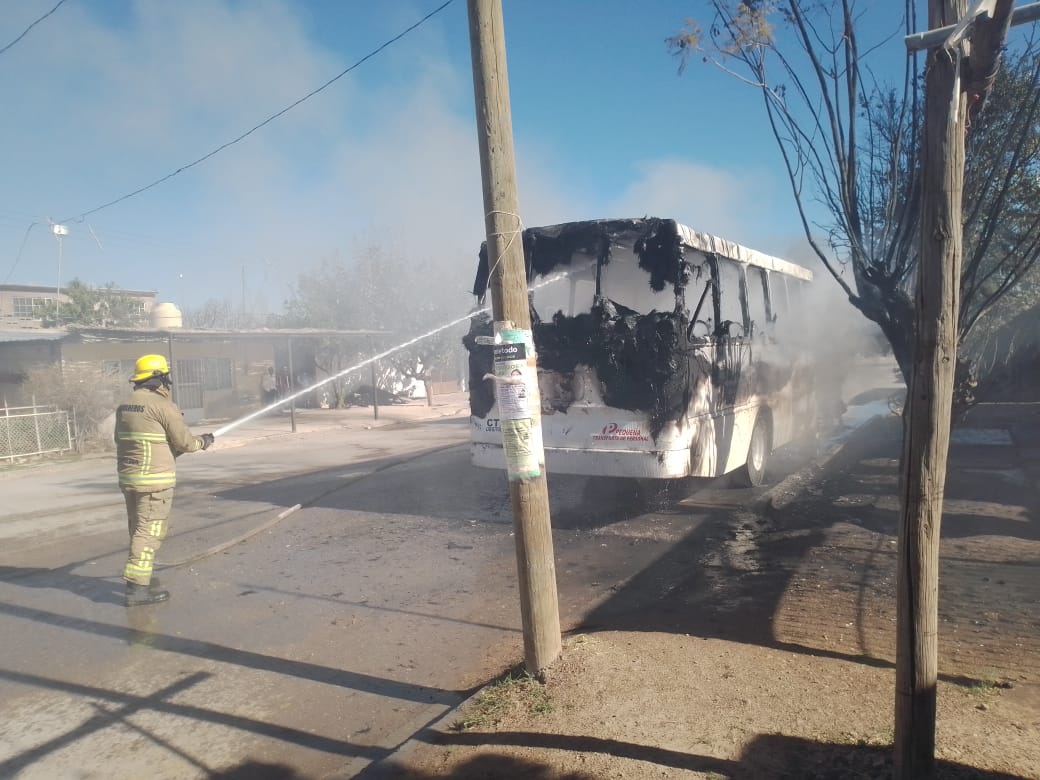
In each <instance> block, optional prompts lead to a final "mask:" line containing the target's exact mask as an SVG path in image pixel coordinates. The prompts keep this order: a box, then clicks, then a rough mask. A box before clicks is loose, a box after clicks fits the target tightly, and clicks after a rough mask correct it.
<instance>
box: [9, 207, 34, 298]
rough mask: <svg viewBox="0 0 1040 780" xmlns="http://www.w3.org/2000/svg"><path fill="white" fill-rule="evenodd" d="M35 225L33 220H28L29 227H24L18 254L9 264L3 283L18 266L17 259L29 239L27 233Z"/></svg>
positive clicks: (20, 257)
mask: <svg viewBox="0 0 1040 780" xmlns="http://www.w3.org/2000/svg"><path fill="white" fill-rule="evenodd" d="M34 227H36V223H35V222H30V223H29V227H27V228H26V229H25V235H24V236H22V245H21V246H20V247H18V254H17V255H15V258H14V264H13V265H12V266H11V270H10V271H8V272H7V276H5V277H4V284H7V280H8V279H10V278H11V274H13V273H14V269H16V268H17V267H18V261H19V260H21V259H22V250H23V249H25V242H26V241H28V240H29V233H31V232H32V229H33V228H34Z"/></svg>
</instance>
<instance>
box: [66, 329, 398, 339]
mask: <svg viewBox="0 0 1040 780" xmlns="http://www.w3.org/2000/svg"><path fill="white" fill-rule="evenodd" d="M69 333H70V334H75V335H78V336H80V337H81V338H83V339H84V340H90V341H95V340H96V341H142V340H144V339H156V338H160V339H169V338H171V337H172V338H173V340H174V341H205V340H207V339H221V340H226V341H237V340H245V339H274V338H307V337H310V338H322V337H326V338H327V337H334V336H385V335H388V334H389V333H390V331H386V330H331V329H323V328H284V329H283V328H258V329H256V330H222V329H217V328H75V327H73V328H69Z"/></svg>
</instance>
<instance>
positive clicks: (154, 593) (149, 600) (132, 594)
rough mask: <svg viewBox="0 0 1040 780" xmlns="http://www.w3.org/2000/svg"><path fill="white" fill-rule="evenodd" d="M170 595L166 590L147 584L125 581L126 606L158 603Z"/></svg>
mask: <svg viewBox="0 0 1040 780" xmlns="http://www.w3.org/2000/svg"><path fill="white" fill-rule="evenodd" d="M169 597H170V591H168V590H156V589H154V588H151V587H149V586H148V585H138V584H137V583H136V582H128V583H126V605H127V606H128V607H143V606H145V605H147V604H158V603H159V602H161V601H166V599H168V598H169Z"/></svg>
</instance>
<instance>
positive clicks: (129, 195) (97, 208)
mask: <svg viewBox="0 0 1040 780" xmlns="http://www.w3.org/2000/svg"><path fill="white" fill-rule="evenodd" d="M63 1H64V0H63ZM453 2H454V0H446V2H444V3H442V4H441V5H439V6H437V8H435V9H434V10H432V11H430V13H428V14H426V16H424V17H423V18H422V19H420V20H419V21H417V22H416V23H415V24H413V25H412V26H411V27H409V28H407V29H406V30H404V31H403V32H400V33H398V34H397V35H395V36H394V37H393V38H391V39H390V40H388V41H386V42H385V43H383V44H382V45H380V46H378V47H377V48H375V49H373V50H372V51H370V52H369V53H368V54H366V55H365V56H364V57H362V58H361V59H359V60H358V61H357V62H355V63H354V64H353V65H351V66H350V67H349V68H347V69H346V70H344V71H341V72H340V73H339V74H337V75H336V76H333V77H332V78H331V79H329V80H328V81H326V82H325V83H324V84H322V85H321V86H320V87H318V88H316V89H313V90H311V91H310V92H308V93H307V94H306V95H304V96H303V97H301V98H299V99H298V100H296V101H294V102H292V103H290V104H289V105H288V106H286V107H285V108H283V109H282V110H281V111H278V112H277V113H275V114H272V115H271V116H269V117H267V119H265V120H264V121H263V122H261V123H260V124H258V125H255V126H254V127H252V128H250V129H249V130H247V131H246V132H244V133H242V135H240V136H238V137H237V138H235V139H233V140H231V141H228V142H227V143H225V144H221V145H220V146H218V147H217V148H216V149H214V150H212V151H211V152H209V153H208V154H205V155H203V156H202V157H200V158H198V159H197V160H195V161H193V162H190V163H188V164H187V165H182V166H181V167H180V168H178V169H177V170H175V171H174V172H173V173H168V174H166V175H165V176H163V177H162V178H160V179H156V180H155V181H153V182H152V183H151V184H146V185H145V186H143V187H139V188H137V189H136V190H134V191H133V192H130V193H127V194H126V195H123V196H121V197H119V198H116V199H115V200H110V201H109V202H108V203H103V204H101V205H100V206H95V207H94V208H92V209H90V210H88V211H84V212H82V213H81V214H80V215H79V216H78V217H68V218H66V219H62V220H59V221H60V222H73V221H75V222H81V221H83V219H84V218H86V217H88V216H90V215H91V214H94V213H96V212H98V211H101V210H102V209H107V208H108V207H109V206H114V205H116V204H117V203H122V202H123V201H124V200H129V199H130V198H132V197H134V196H135V195H140V194H141V193H142V192H145V191H147V190H150V189H152V187H156V186H158V185H160V184H162V183H163V182H165V181H168V180H170V179H172V178H173V177H174V176H176V175H177V174H179V173H183V172H184V171H186V170H188V169H189V168H194V167H195V166H196V165H198V164H199V163H202V162H205V161H206V160H208V159H209V158H210V157H213V156H214V155H215V154H218V153H219V152H222V151H224V150H225V149H227V148H228V147H229V146H233V145H234V144H237V143H238V142H239V141H241V140H243V139H245V138H247V137H248V136H250V135H252V134H253V133H255V132H256V131H257V130H259V129H260V128H262V127H264V126H265V125H267V124H270V123H271V122H273V121H274V120H275V119H277V118H278V117H280V116H282V115H283V114H286V113H288V112H289V111H291V110H292V109H294V108H296V106H298V105H300V104H301V103H303V102H304V101H305V100H309V99H310V98H312V97H314V96H315V95H317V94H318V93H319V92H321V91H323V90H324V89H326V88H327V87H329V86H331V85H332V84H334V83H335V82H337V81H339V80H340V79H341V78H343V77H344V76H346V75H347V74H348V73H350V72H351V71H352V70H354V69H355V68H357V67H358V66H360V65H361V64H363V63H364V62H366V61H367V60H370V59H371V58H372V57H374V56H376V55H377V54H379V53H380V52H381V51H383V49H386V48H387V47H388V46H390V45H392V44H394V43H396V42H397V41H399V40H401V38H403V37H404V36H406V35H407V34H408V33H410V32H412V31H413V30H415V29H416V28H417V27H420V26H422V25H423V24H425V23H426V22H427V21H429V20H430V19H431V18H433V17H434V16H436V15H437V14H439V13H440V12H441V11H443V10H444V9H445V8H447V7H448V6H449V5H451V4H452V3H453Z"/></svg>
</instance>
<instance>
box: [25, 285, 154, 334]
mask: <svg viewBox="0 0 1040 780" xmlns="http://www.w3.org/2000/svg"><path fill="white" fill-rule="evenodd" d="M62 292H63V293H64V294H65V295H67V296H68V297H69V300H68V301H62V302H61V303H60V304H59V303H57V302H55V301H47V303H46V304H43V305H41V306H38V307H37V309H36V312H35V314H36V316H37V317H39V318H40V319H41V320H42V321H43V326H44V327H45V328H54V327H61V326H64V325H82V326H86V327H98V328H130V327H135V326H138V325H142V324H144V322H145V321H146V317H145V314H144V311H143V308H142V306H141V301H140V300H138V299H136V298H131V297H130V296H128V295H126V294H124V293H122V292H120V291H119V290H118V289H117V288H116V286H115V284H114V283H112V282H109V283H108V284H106V285H105V286H104V287H90V286H89V285H86V284H84V283H83V282H81V281H80V280H79V279H73V280H72V281H71V282H69V284H68V285H67V286H66V287H64V288H63V289H62Z"/></svg>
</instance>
